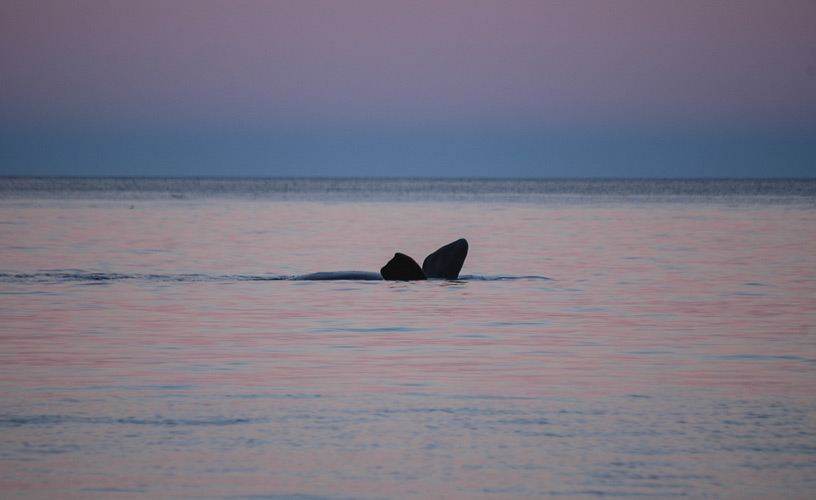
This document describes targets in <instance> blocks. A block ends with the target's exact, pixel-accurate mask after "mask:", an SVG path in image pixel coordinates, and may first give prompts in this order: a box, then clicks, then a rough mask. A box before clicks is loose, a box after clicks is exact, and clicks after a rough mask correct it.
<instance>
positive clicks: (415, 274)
mask: <svg viewBox="0 0 816 500" xmlns="http://www.w3.org/2000/svg"><path fill="white" fill-rule="evenodd" d="M380 274H382V277H383V279H385V280H390V281H419V280H425V279H428V278H427V277H426V276H425V273H424V272H422V268H421V267H419V264H417V263H416V261H415V260H414V259H412V258H411V257H408V256H407V255H405V254H404V253H399V252H397V253H395V254H394V257H393V258H392V259H391V260H389V261H388V263H387V264H386V265H385V266H383V268H382V269H380Z"/></svg>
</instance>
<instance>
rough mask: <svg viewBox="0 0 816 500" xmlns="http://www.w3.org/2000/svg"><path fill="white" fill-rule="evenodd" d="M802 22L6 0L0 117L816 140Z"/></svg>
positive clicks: (356, 5)
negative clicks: (759, 133)
mask: <svg viewBox="0 0 816 500" xmlns="http://www.w3.org/2000/svg"><path fill="white" fill-rule="evenodd" d="M814 26H816V2H813V1H807V0H782V1H774V2H770V1H767V0H733V1H732V0H715V1H710V0H704V1H699V0H681V1H675V0H661V1H653V0H619V1H582V0H577V1H576V0H570V1H516V0H511V1H490V2H487V1H480V0H438V1H426V0H411V1H374V0H360V1H336V2H333V1H312V0H283V1H203V0H170V1H167V0H160V1H157V0H142V1H138V2H95V1H74V2H61V1H60V2H54V1H43V0H5V1H3V2H2V3H0V68H2V71H0V117H2V118H1V119H0V125H2V126H5V127H12V128H14V127H19V126H29V127H30V126H35V127H42V126H65V125H68V126H76V125H86V126H95V127H103V128H104V127H108V126H118V127H132V126H137V127H148V128H150V127H171V128H174V127H175V128H178V127H181V128H184V127H202V126H203V127H216V128H219V129H220V130H245V129H247V128H249V129H253V128H254V129H262V130H268V129H269V128H270V127H277V128H283V129H298V130H303V129H310V130H314V129H315V127H318V128H320V127H323V129H330V130H336V129H349V128H354V129H356V130H380V129H382V127H386V128H388V127H390V128H392V129H399V128H400V127H413V129H420V130H427V129H428V128H434V127H436V128H441V129H448V130H450V129H457V128H462V127H464V128H465V129H468V130H473V129H480V128H485V127H487V128H490V127H499V128H501V127H505V130H509V129H507V127H510V129H512V130H518V129H519V128H522V129H523V128H525V127H527V128H535V129H537V130H552V129H557V130H560V131H563V130H578V131H587V130H591V131H598V130H600V131H609V130H612V131H614V130H618V129H628V130H644V129H645V130H654V129H658V130H668V131H677V130H681V131H688V130H701V129H702V130H720V131H722V130H738V131H739V130H743V129H749V130H755V129H757V128H759V129H761V130H764V131H770V132H774V133H777V132H778V131H779V130H782V131H787V130H791V129H793V130H800V131H801V130H805V131H806V133H807V134H812V133H813V130H814V129H816V118H814V117H816V30H814ZM513 127H515V129H513ZM774 147H775V146H774ZM32 149H38V148H36V147H34V148H32ZM9 154H10V155H12V156H14V155H16V156H15V157H18V156H20V155H22V154H23V153H20V152H17V151H15V152H12V153H9ZM259 154H260V153H259ZM502 154H504V153H502ZM530 154H533V153H530ZM802 154H804V155H807V154H809V153H802ZM749 156H750V155H749ZM800 157H801V155H800Z"/></svg>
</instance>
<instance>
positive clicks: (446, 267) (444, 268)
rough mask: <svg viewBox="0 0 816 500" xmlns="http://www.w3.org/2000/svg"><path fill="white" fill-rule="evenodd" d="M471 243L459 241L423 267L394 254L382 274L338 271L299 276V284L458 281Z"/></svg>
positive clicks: (432, 256) (431, 257)
mask: <svg viewBox="0 0 816 500" xmlns="http://www.w3.org/2000/svg"><path fill="white" fill-rule="evenodd" d="M467 252H468V242H467V240H466V239H464V238H460V239H458V240H456V241H454V242H453V243H448V244H447V245H445V246H443V247H442V248H439V249H438V250H437V251H435V252H433V253H432V254H430V255H428V256H427V257H425V260H424V261H423V262H422V267H419V264H417V263H416V261H415V260H414V259H412V258H411V257H409V256H407V255H405V254H404V253H399V252H397V253H395V254H394V257H393V258H392V259H391V260H389V261H388V263H386V264H385V265H384V266H383V267H382V269H380V272H379V273H372V272H366V271H338V272H323V273H312V274H305V275H303V276H298V277H297V278H295V279H298V280H310V281H311V280H383V279H384V280H388V281H420V280H426V279H429V278H431V279H446V280H455V279H459V271H461V270H462V266H463V265H464V263H465V258H467Z"/></svg>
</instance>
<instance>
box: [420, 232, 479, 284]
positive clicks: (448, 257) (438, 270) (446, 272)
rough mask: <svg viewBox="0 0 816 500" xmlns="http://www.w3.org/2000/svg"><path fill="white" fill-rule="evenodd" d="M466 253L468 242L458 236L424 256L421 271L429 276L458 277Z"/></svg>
mask: <svg viewBox="0 0 816 500" xmlns="http://www.w3.org/2000/svg"><path fill="white" fill-rule="evenodd" d="M467 253H468V242H467V240H466V239H464V238H460V239H458V240H456V241H454V242H453V243H448V244H447V245H445V246H444V247H442V248H440V249H439V250H437V251H436V252H434V253H432V254H431V255H429V256H427V257H425V260H424V261H423V262H422V271H423V272H424V273H425V276H427V277H429V278H442V279H445V280H455V279H458V278H459V271H461V270H462V265H463V264H464V263H465V257H467Z"/></svg>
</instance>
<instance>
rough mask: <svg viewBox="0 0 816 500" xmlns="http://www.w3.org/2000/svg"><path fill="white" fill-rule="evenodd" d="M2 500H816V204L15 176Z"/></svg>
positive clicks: (2, 273) (789, 190)
mask: <svg viewBox="0 0 816 500" xmlns="http://www.w3.org/2000/svg"><path fill="white" fill-rule="evenodd" d="M460 237H464V238H467V239H468V241H469V243H470V253H469V255H468V258H467V260H466V262H465V265H464V268H463V269H462V273H461V276H460V279H459V280H456V281H439V280H431V281H427V282H386V281H353V280H348V281H346V280H341V281H309V280H299V279H296V278H297V277H299V276H302V275H304V274H308V273H313V272H322V271H346V270H360V271H378V270H379V269H380V267H381V266H382V265H384V264H385V262H387V261H388V260H389V259H390V258H391V257H392V256H393V254H394V252H403V253H406V254H408V255H410V256H412V257H414V259H416V260H417V261H419V262H421V261H422V259H424V257H425V255H427V254H429V253H431V252H432V251H434V250H436V249H437V248H438V247H440V246H442V245H444V244H446V243H448V242H451V241H453V240H455V239H457V238H460ZM0 497H2V498H4V499H5V498H37V499H40V498H41V499H53V498H61V499H80V498H81V499H129V498H204V499H208V498H212V499H268V500H351V499H355V500H356V499H359V500H375V499H394V500H397V499H457V500H458V499H462V500H465V499H502V500H504V499H530V498H567V499H583V498H587V499H593V498H609V497H612V498H638V497H642V498H677V497H681V498H706V499H712V498H739V499H767V498H786V499H812V498H816V181H814V180H780V181H752V180H637V181H632V180H420V179H345V180H342V179H340V180H338V179H127V178H115V179H102V178H0Z"/></svg>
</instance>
